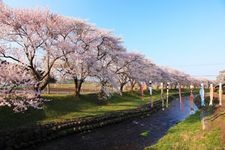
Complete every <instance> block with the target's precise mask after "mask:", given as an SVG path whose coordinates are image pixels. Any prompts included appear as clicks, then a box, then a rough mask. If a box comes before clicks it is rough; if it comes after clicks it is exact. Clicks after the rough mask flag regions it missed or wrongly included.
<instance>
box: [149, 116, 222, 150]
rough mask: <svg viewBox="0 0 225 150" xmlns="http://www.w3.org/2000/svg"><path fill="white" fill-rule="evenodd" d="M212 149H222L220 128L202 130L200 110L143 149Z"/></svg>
mask: <svg viewBox="0 0 225 150" xmlns="http://www.w3.org/2000/svg"><path fill="white" fill-rule="evenodd" d="M158 149H159V150H214V149H223V147H222V143H221V139H220V129H219V128H213V129H212V130H204V131H203V130H202V125H201V120H200V112H197V113H196V114H194V115H191V116H190V117H188V118H187V119H186V120H185V121H183V122H181V123H179V124H177V125H175V126H174V127H172V128H170V129H169V131H168V133H167V134H166V135H165V136H164V137H163V138H161V139H160V140H159V141H158V143H156V144H155V145H153V146H151V147H148V148H146V149H145V150H158Z"/></svg>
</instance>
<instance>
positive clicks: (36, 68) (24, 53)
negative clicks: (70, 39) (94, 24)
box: [0, 3, 69, 91]
mask: <svg viewBox="0 0 225 150" xmlns="http://www.w3.org/2000/svg"><path fill="white" fill-rule="evenodd" d="M0 7H1V8H2V9H0V57H1V58H2V59H5V60H7V61H12V62H14V63H17V64H19V65H22V66H24V68H26V69H28V70H29V71H30V72H31V75H32V76H33V78H34V80H35V81H37V82H39V84H38V86H35V87H33V88H34V90H36V91H40V90H43V89H44V88H45V87H46V85H47V84H48V82H49V79H50V77H51V76H50V73H51V70H52V67H53V65H54V64H55V62H56V61H57V60H59V59H60V58H61V57H62V56H64V55H65V53H68V52H66V50H67V49H65V48H64V46H65V45H67V44H66V41H65V40H64V39H63V37H62V36H60V35H62V33H63V32H66V31H68V30H69V29H68V25H67V23H68V22H66V21H65V20H66V19H64V17H61V16H58V15H56V14H53V13H51V12H49V11H48V10H45V9H12V8H8V7H7V6H5V5H4V4H3V3H1V5H0ZM62 22H64V28H59V25H60V24H62ZM65 28H66V29H65ZM65 34H66V33H65Z"/></svg>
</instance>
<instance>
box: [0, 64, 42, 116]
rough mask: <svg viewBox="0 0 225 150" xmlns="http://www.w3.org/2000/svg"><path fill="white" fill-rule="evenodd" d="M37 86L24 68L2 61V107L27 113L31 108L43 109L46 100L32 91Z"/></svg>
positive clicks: (0, 103) (0, 95) (0, 83)
mask: <svg viewBox="0 0 225 150" xmlns="http://www.w3.org/2000/svg"><path fill="white" fill-rule="evenodd" d="M37 84H38V83H36V82H35V80H33V78H32V76H31V75H30V72H29V70H27V69H26V68H23V66H19V65H17V64H12V63H8V62H6V61H1V63H0V85H1V87H0V106H8V107H12V108H13V110H14V111H15V112H21V111H25V110H27V109H28V108H29V107H33V108H35V109H41V108H42V103H43V101H45V99H43V98H40V97H38V95H39V94H38V93H34V92H33V90H31V88H32V86H35V85H37Z"/></svg>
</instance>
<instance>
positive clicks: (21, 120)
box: [0, 90, 177, 130]
mask: <svg viewBox="0 0 225 150" xmlns="http://www.w3.org/2000/svg"><path fill="white" fill-rule="evenodd" d="M174 93H177V90H173V91H171V93H170V94H174ZM153 95H154V96H153V100H159V99H160V94H159V91H153ZM43 96H44V97H46V98H48V99H50V100H51V101H49V102H46V103H45V104H44V109H42V110H35V109H29V110H28V111H26V112H24V113H14V112H13V111H12V110H11V108H8V107H1V108H0V120H1V121H0V130H5V129H13V128H17V127H22V126H28V125H35V124H37V123H41V124H43V123H48V122H52V121H64V120H68V119H74V118H78V117H86V116H94V115H100V114H104V113H108V112H113V111H119V110H126V109H132V108H137V107H139V106H141V105H144V104H147V103H149V96H148V93H147V92H146V94H145V96H144V98H143V99H141V97H140V95H139V93H138V92H133V93H124V94H123V96H120V95H114V96H113V97H112V98H111V99H109V102H108V104H106V105H98V104H97V101H98V100H97V95H96V94H85V95H82V96H81V97H80V98H75V97H74V96H73V95H55V94H51V95H46V94H45V95H43Z"/></svg>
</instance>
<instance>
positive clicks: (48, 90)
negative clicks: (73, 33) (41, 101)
mask: <svg viewBox="0 0 225 150" xmlns="http://www.w3.org/2000/svg"><path fill="white" fill-rule="evenodd" d="M47 94H50V84H48V85H47Z"/></svg>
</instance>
